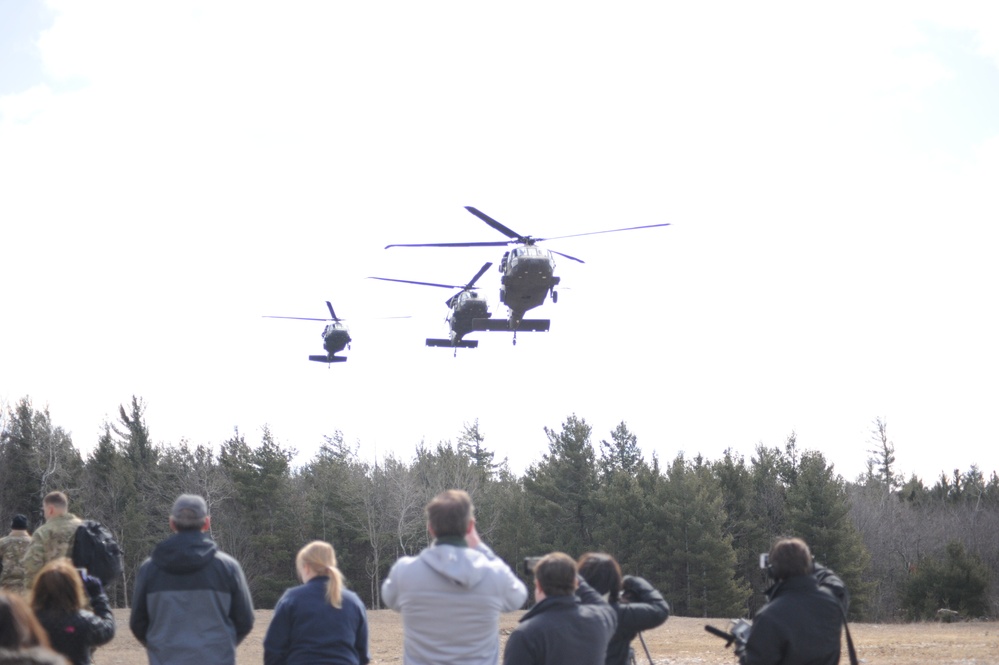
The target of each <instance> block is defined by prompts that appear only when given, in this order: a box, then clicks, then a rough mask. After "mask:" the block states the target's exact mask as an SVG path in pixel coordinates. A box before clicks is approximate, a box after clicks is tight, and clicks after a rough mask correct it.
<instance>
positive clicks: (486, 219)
mask: <svg viewBox="0 0 999 665" xmlns="http://www.w3.org/2000/svg"><path fill="white" fill-rule="evenodd" d="M465 210H467V211H468V212H470V213H472V214H473V215H475V216H476V217H478V218H479V219H481V220H482V221H483V222H485V223H486V224H488V225H489V226H491V227H493V228H494V229H496V230H497V231H499V232H500V233H502V234H503V235H505V236H506V237H507V238H513V239H514V240H517V241H520V240H523V236H522V235H520V234H519V233H517V232H516V231H514V230H512V229H509V228H507V227H505V226H503V225H502V224H500V223H499V222H497V221H496V220H495V219H493V218H492V217H490V216H489V215H487V214H486V213H484V212H482V211H481V210H479V209H478V208H473V207H472V206H465Z"/></svg>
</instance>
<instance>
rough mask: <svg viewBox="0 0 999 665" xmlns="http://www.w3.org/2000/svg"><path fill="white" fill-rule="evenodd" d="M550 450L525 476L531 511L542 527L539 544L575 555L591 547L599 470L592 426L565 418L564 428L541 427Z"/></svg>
mask: <svg viewBox="0 0 999 665" xmlns="http://www.w3.org/2000/svg"><path fill="white" fill-rule="evenodd" d="M545 434H547V435H548V452H547V453H546V454H545V455H543V456H542V459H541V462H539V463H537V464H534V465H532V466H531V467H530V468H529V469H528V470H527V473H526V475H525V476H524V489H525V490H526V491H527V493H528V495H529V496H530V505H531V514H532V515H533V517H534V519H535V520H537V521H538V523H540V524H543V525H544V529H543V530H542V534H541V538H542V542H541V543H540V544H541V545H542V547H543V548H544V549H545V550H546V551H552V550H561V551H564V552H567V553H570V554H572V555H574V556H578V553H582V552H585V551H588V550H590V549H591V548H592V547H593V533H592V530H593V526H594V524H593V522H594V517H595V516H596V507H595V493H596V490H597V470H596V463H595V453H594V451H593V446H592V445H591V444H590V426H589V425H588V424H586V421H585V420H583V419H581V418H577V417H576V416H575V415H571V416H569V418H567V419H566V421H565V422H564V423H563V424H562V431H561V432H555V431H554V430H551V429H548V428H547V427H546V428H545Z"/></svg>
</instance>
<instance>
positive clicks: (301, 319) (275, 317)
mask: <svg viewBox="0 0 999 665" xmlns="http://www.w3.org/2000/svg"><path fill="white" fill-rule="evenodd" d="M260 318H263V319H294V320H295V321H329V320H330V319H314V318H312V317H310V316H266V315H265V316H262V317H260Z"/></svg>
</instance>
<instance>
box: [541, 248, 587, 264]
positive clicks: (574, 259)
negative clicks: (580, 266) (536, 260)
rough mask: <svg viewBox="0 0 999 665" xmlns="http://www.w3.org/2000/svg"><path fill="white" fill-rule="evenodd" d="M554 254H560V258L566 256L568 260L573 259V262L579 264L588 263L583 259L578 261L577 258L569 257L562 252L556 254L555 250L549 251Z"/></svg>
mask: <svg viewBox="0 0 999 665" xmlns="http://www.w3.org/2000/svg"><path fill="white" fill-rule="evenodd" d="M548 251H549V252H551V253H552V254H558V255H559V256H564V257H565V258H567V259H572V260H573V261H578V262H579V263H586V261H584V260H583V259H577V258H576V257H575V256H569V255H568V254H563V253H562V252H556V251H555V250H554V249H550V250H548Z"/></svg>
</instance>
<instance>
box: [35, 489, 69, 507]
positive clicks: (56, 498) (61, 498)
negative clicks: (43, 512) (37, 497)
mask: <svg viewBox="0 0 999 665" xmlns="http://www.w3.org/2000/svg"><path fill="white" fill-rule="evenodd" d="M42 504H43V505H45V506H55V507H56V508H62V509H63V510H65V509H66V508H69V497H68V496H66V495H65V494H63V493H62V492H49V493H48V494H46V495H45V498H44V499H42Z"/></svg>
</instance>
